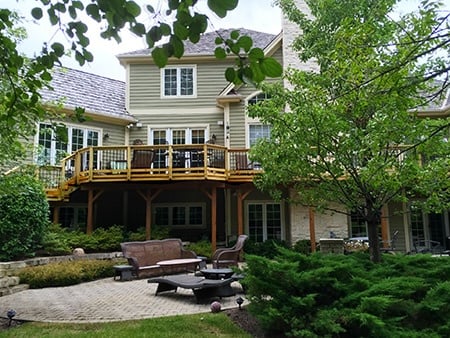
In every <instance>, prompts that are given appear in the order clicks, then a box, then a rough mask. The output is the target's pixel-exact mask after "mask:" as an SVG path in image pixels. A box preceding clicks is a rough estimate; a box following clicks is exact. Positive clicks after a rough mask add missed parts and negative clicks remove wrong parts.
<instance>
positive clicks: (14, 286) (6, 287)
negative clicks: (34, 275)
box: [0, 252, 123, 297]
mask: <svg viewBox="0 0 450 338" xmlns="http://www.w3.org/2000/svg"><path fill="white" fill-rule="evenodd" d="M122 257H123V254H122V252H112V253H94V254H83V255H66V256H52V257H37V258H30V259H27V260H24V261H17V262H0V297H1V296H5V295H9V294H12V293H14V292H18V291H23V290H26V289H28V285H26V284H20V279H19V277H17V274H18V272H19V271H20V270H21V269H23V268H25V267H27V266H38V265H46V264H49V263H56V262H64V261H73V260H79V259H116V258H122Z"/></svg>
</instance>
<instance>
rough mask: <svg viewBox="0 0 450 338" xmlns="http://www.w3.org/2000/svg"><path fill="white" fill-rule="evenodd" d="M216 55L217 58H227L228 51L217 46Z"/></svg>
mask: <svg viewBox="0 0 450 338" xmlns="http://www.w3.org/2000/svg"><path fill="white" fill-rule="evenodd" d="M214 56H215V57H216V59H225V58H226V57H227V53H226V52H225V49H223V48H222V47H217V48H216V49H215V50H214Z"/></svg>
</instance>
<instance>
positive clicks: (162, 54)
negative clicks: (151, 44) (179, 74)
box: [152, 47, 168, 68]
mask: <svg viewBox="0 0 450 338" xmlns="http://www.w3.org/2000/svg"><path fill="white" fill-rule="evenodd" d="M152 58H153V61H155V64H156V65H157V66H158V67H159V68H162V67H164V66H165V65H166V64H167V61H168V57H167V52H166V51H165V50H164V49H163V48H161V47H155V48H154V49H153V50H152Z"/></svg>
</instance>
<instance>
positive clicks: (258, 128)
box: [248, 124, 271, 147]
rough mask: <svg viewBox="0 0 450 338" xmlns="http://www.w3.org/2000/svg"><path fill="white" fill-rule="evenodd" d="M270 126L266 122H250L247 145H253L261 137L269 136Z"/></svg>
mask: <svg viewBox="0 0 450 338" xmlns="http://www.w3.org/2000/svg"><path fill="white" fill-rule="evenodd" d="M270 129H271V126H270V125H267V124H250V125H249V133H248V134H249V145H250V147H251V146H253V145H255V144H256V143H257V142H258V140H260V139H262V138H270Z"/></svg>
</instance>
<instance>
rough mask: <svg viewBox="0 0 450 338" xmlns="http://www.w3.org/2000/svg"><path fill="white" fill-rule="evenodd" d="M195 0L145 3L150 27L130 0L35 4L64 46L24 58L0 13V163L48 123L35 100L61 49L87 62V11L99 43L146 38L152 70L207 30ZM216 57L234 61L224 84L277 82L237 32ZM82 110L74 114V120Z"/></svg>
mask: <svg viewBox="0 0 450 338" xmlns="http://www.w3.org/2000/svg"><path fill="white" fill-rule="evenodd" d="M197 2H198V0H169V1H167V8H166V9H165V10H164V9H163V8H160V9H159V10H155V9H154V8H153V7H152V6H151V5H147V6H146V9H147V11H148V12H149V13H150V15H149V19H150V20H151V22H152V23H151V25H150V27H149V28H146V26H145V25H144V24H143V23H142V22H139V21H138V19H139V18H138V17H139V15H140V14H141V12H142V9H141V7H140V6H139V5H138V4H137V3H135V2H134V1H130V0H115V1H105V0H95V1H91V2H90V3H89V4H88V5H86V6H85V4H84V2H83V1H79V0H64V1H56V0H41V1H40V5H39V4H38V5H37V6H36V7H35V8H33V9H32V11H31V14H32V16H33V17H34V18H35V19H36V20H41V19H43V18H44V19H45V18H47V19H48V20H50V22H51V24H52V25H55V26H58V27H59V28H60V29H61V31H62V32H63V33H64V35H65V37H66V39H67V41H68V42H69V48H67V47H66V46H65V44H64V43H61V42H58V41H55V42H53V43H52V44H51V45H47V44H45V45H44V46H43V48H42V51H41V52H40V54H39V56H37V57H35V58H33V59H28V58H26V57H25V56H23V55H20V54H19V53H18V51H17V42H18V41H19V40H20V39H21V38H23V34H22V32H21V34H18V32H19V31H18V30H17V29H16V28H15V27H16V25H17V15H15V14H14V13H12V12H11V11H9V10H8V9H4V8H0V44H1V45H2V50H1V51H0V75H1V78H2V80H1V83H0V88H1V89H2V93H3V95H2V96H1V98H0V126H1V127H0V128H1V133H0V141H1V142H0V144H1V145H2V146H0V147H1V149H2V150H4V151H0V164H1V163H3V162H5V161H6V160H8V159H14V158H16V157H17V155H18V153H19V151H20V150H21V144H20V142H19V141H18V139H19V137H26V136H29V135H33V134H34V132H35V122H36V121H39V120H42V119H43V118H48V112H47V111H46V110H45V109H44V107H42V105H41V102H40V98H41V96H40V94H39V92H40V90H41V89H42V88H43V87H44V86H48V84H49V83H50V81H51V79H52V76H51V69H52V68H53V67H54V66H55V65H58V64H60V58H61V57H62V56H64V55H65V54H66V53H67V52H68V51H70V52H71V53H72V55H74V57H75V59H76V60H77V61H78V62H79V64H80V65H84V64H85V63H86V62H90V61H92V60H93V58H94V55H92V53H91V52H90V51H89V43H90V41H89V38H88V37H87V35H86V33H87V31H88V25H87V24H86V23H85V22H83V21H81V20H80V16H81V15H82V14H86V15H87V16H88V17H89V18H90V19H93V20H94V21H96V22H97V24H99V25H100V24H101V25H104V27H105V28H104V30H103V32H102V33H101V36H102V37H103V38H105V39H115V40H116V41H117V42H118V43H119V42H120V41H121V38H120V33H121V32H122V30H123V29H125V28H126V27H128V29H129V30H130V31H131V32H132V33H134V34H136V35H137V36H140V37H145V39H146V41H147V43H148V46H149V48H152V51H151V56H152V57H153V60H154V61H155V63H156V64H157V65H158V66H159V67H164V66H165V65H166V64H167V61H168V59H169V58H171V57H176V58H180V57H182V56H183V54H184V43H185V42H186V41H188V40H189V41H190V42H192V43H197V42H198V41H199V39H200V36H201V34H202V33H204V32H205V30H206V29H207V23H208V17H207V16H206V15H205V14H202V13H199V12H197V11H196V9H195V5H196V4H197ZM237 4H238V0H208V7H209V8H210V9H211V10H212V11H213V12H214V13H215V14H216V15H218V16H219V17H221V18H223V17H225V16H226V15H227V12H228V11H230V10H233V9H234V8H236V6H237ZM157 44H159V45H157ZM216 44H217V48H216V49H215V51H214V53H215V55H216V57H217V58H225V57H227V55H230V54H231V55H234V56H235V60H236V63H235V66H234V67H229V68H227V69H226V70H224V74H225V77H226V79H227V80H228V81H230V82H233V83H236V84H241V83H243V82H251V83H254V84H257V83H260V82H261V81H263V80H264V79H265V78H266V77H279V76H281V73H282V68H281V65H280V64H279V63H278V62H277V61H275V59H273V58H271V57H266V56H265V55H264V53H263V51H262V50H261V49H260V48H256V47H253V41H252V39H251V38H250V37H248V36H241V35H240V34H239V33H238V32H237V31H235V32H232V33H231V34H230V36H229V37H225V36H219V35H218V36H217V39H216ZM80 113H82V110H77V111H76V115H77V117H78V116H79V114H80Z"/></svg>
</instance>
